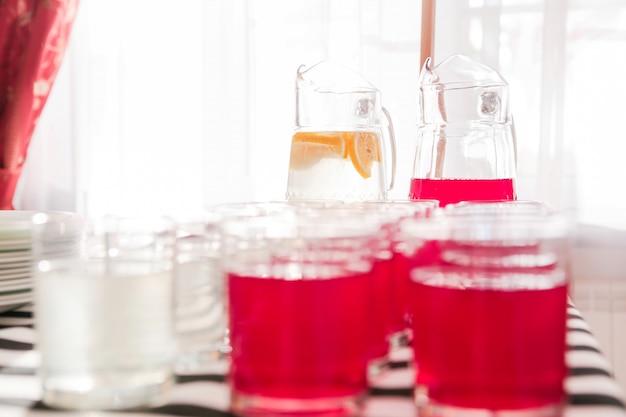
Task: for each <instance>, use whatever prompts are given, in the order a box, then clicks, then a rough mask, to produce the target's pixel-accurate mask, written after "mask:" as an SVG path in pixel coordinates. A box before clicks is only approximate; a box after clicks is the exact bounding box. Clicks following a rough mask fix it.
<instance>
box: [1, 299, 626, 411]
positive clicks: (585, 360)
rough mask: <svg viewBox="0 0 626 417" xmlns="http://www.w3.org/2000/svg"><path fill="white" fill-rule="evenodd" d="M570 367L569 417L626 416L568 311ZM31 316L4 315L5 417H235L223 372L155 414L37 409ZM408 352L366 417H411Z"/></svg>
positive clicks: (185, 388) (183, 381) (593, 345)
mask: <svg viewBox="0 0 626 417" xmlns="http://www.w3.org/2000/svg"><path fill="white" fill-rule="evenodd" d="M567 327H568V333H567V345H568V350H567V358H566V359H567V364H568V367H569V377H568V378H567V380H566V383H565V388H566V391H567V394H568V405H567V407H566V410H565V414H564V415H565V416H566V417H579V416H580V417H586V416H589V417H613V416H615V417H626V405H625V404H626V402H625V400H624V394H623V391H622V387H620V386H619V385H618V383H617V382H616V381H615V379H614V378H613V376H612V370H611V367H610V365H609V363H608V362H607V360H606V359H605V357H604V356H603V354H602V350H601V347H600V346H599V345H598V342H597V340H596V339H595V337H594V336H593V333H592V329H590V328H589V326H588V325H587V323H586V322H585V320H584V318H583V317H582V316H581V315H580V312H579V311H578V310H577V309H576V308H575V307H574V306H572V305H570V306H569V309H568V325H567ZM34 342H35V332H34V330H33V320H32V310H31V308H30V307H29V306H24V307H22V308H19V309H17V310H13V311H7V312H4V313H0V416H2V417H13V416H16V417H17V416H30V417H55V416H57V417H63V416H68V417H69V416H85V417H87V416H88V417H99V416H116V417H120V416H129V417H130V416H133V417H138V416H141V417H148V416H189V417H213V416H232V414H231V413H230V412H229V389H228V385H227V383H226V382H225V374H226V370H227V368H226V365H225V364H221V366H220V364H217V365H216V368H215V370H214V371H212V372H210V373H206V374H199V375H180V376H179V378H178V383H177V385H176V386H175V387H174V389H173V390H172V392H171V395H170V397H169V400H168V402H167V403H166V404H165V405H163V406H161V407H158V408H153V409H149V410H142V411H134V412H68V411H59V410H53V409H50V408H48V407H46V406H45V405H44V404H42V403H41V402H40V395H41V389H40V386H39V380H38V378H37V376H36V369H37V365H38V355H37V352H36V351H35V350H34ZM409 359H410V352H407V351H404V352H403V351H399V352H398V353H397V354H396V355H395V356H394V357H393V361H392V363H391V364H390V366H389V369H388V371H387V372H385V373H383V374H382V375H381V377H380V379H379V380H377V381H375V382H374V383H372V386H371V387H370V395H369V397H368V399H367V400H366V403H365V409H364V416H368V417H369V416H371V417H386V416H389V417H392V416H393V417H403V416H407V417H409V416H411V417H412V416H414V414H415V409H414V406H413V402H412V399H411V381H412V379H413V369H412V368H411V365H410V360H409Z"/></svg>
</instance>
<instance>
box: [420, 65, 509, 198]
mask: <svg viewBox="0 0 626 417" xmlns="http://www.w3.org/2000/svg"><path fill="white" fill-rule="evenodd" d="M418 100H419V106H420V113H419V125H418V137H417V144H416V148H415V159H414V165H413V176H412V179H411V188H410V191H409V198H411V199H435V200H439V201H440V204H441V205H442V206H446V205H448V204H451V203H457V202H460V201H472V200H513V199H515V198H516V190H515V183H514V181H515V177H516V165H515V164H516V149H515V146H516V143H515V130H514V125H513V119H512V117H511V113H510V110H509V88H508V84H507V82H506V81H505V80H504V79H503V78H502V76H501V75H500V74H499V73H498V72H497V71H495V70H493V69H492V68H489V67H488V66H486V65H483V64H481V63H479V62H476V61H475V60H473V59H471V58H469V57H468V56H465V55H460V54H459V55H453V56H451V57H449V58H448V59H446V60H444V61H443V62H442V63H440V64H439V65H437V66H435V67H432V62H431V60H430V58H429V59H427V60H426V62H425V64H424V68H423V69H422V71H421V73H420V80H419V91H418Z"/></svg>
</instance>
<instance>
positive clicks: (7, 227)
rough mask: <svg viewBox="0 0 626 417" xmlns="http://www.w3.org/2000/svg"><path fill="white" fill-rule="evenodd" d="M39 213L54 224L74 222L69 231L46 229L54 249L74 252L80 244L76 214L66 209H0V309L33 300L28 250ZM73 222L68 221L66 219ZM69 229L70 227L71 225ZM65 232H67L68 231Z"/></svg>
mask: <svg viewBox="0 0 626 417" xmlns="http://www.w3.org/2000/svg"><path fill="white" fill-rule="evenodd" d="M37 213H42V214H43V215H45V216H47V217H48V218H52V219H53V220H56V221H57V222H58V223H63V224H68V223H69V224H75V225H76V227H74V228H73V230H67V228H66V227H64V229H63V230H62V233H61V231H59V230H58V229H57V228H54V227H51V228H50V229H49V230H48V229H46V240H48V239H50V240H52V241H54V242H55V243H56V244H55V245H54V248H55V252H57V251H58V253H74V252H76V251H78V250H80V249H79V246H80V233H81V232H82V229H80V226H79V225H80V224H82V223H79V222H78V220H79V216H78V215H77V214H75V213H70V212H56V211H55V212H36V211H25V210H2V211H0V311H6V310H10V309H12V308H16V307H18V306H21V305H24V304H27V303H29V302H31V301H32V300H33V278H32V266H33V261H34V260H35V258H34V255H33V252H32V239H31V236H32V231H33V216H34V215H35V214H37ZM74 219H76V220H77V221H76V222H75V223H72V222H71V221H69V222H68V220H74ZM71 229H72V228H71ZM67 232H70V233H69V234H68V233H67Z"/></svg>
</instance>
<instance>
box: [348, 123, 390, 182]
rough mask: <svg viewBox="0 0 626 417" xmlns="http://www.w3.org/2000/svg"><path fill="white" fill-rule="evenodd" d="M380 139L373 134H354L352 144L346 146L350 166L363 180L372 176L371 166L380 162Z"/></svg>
mask: <svg viewBox="0 0 626 417" xmlns="http://www.w3.org/2000/svg"><path fill="white" fill-rule="evenodd" d="M379 142H380V139H379V137H378V135H377V134H376V133H373V132H356V133H355V134H354V139H353V141H352V143H350V144H349V145H351V146H348V143H347V142H346V146H347V147H348V153H349V155H350V159H351V160H352V165H354V168H355V169H356V171H357V172H358V173H359V175H360V176H361V177H363V178H369V177H371V176H372V165H373V164H374V162H380V161H381V158H380V144H379Z"/></svg>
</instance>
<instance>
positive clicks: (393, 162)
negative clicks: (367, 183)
mask: <svg viewBox="0 0 626 417" xmlns="http://www.w3.org/2000/svg"><path fill="white" fill-rule="evenodd" d="M383 114H384V116H385V119H386V120H387V131H388V132H389V142H390V143H391V181H390V182H389V188H387V191H391V190H392V189H393V186H394V184H395V182H396V134H395V132H394V130H393V122H392V121H391V115H390V114H389V112H388V111H387V109H386V108H385V107H383Z"/></svg>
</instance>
